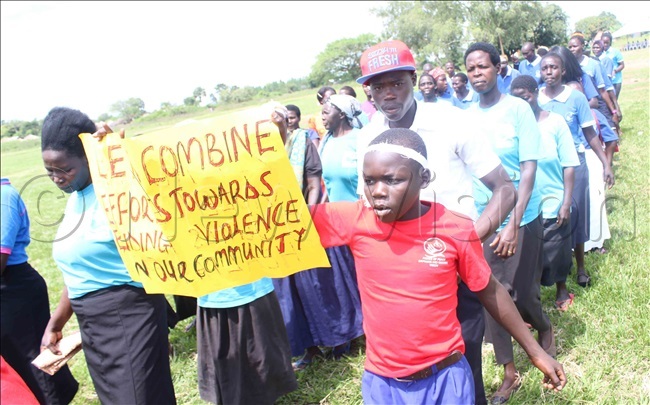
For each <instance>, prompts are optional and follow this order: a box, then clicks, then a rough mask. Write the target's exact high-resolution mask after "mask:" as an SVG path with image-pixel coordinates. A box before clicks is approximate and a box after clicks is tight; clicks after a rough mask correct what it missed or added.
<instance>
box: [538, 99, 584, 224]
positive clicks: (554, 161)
mask: <svg viewBox="0 0 650 405" xmlns="http://www.w3.org/2000/svg"><path fill="white" fill-rule="evenodd" d="M538 126H539V131H540V133H541V136H542V139H541V141H542V142H541V147H542V153H543V154H544V157H543V158H541V159H538V160H537V172H536V174H535V184H536V185H537V187H538V188H539V190H541V192H542V217H543V218H544V219H552V218H557V214H558V211H559V210H560V206H561V205H562V202H563V200H564V168H565V167H577V166H579V165H580V160H579V159H578V153H577V152H576V149H575V146H574V145H573V137H572V136H571V131H570V130H569V126H568V125H567V123H566V122H565V121H564V118H562V116H561V115H559V114H556V113H554V112H551V113H549V116H548V117H547V118H546V119H544V120H542V121H540V122H539V123H538Z"/></svg>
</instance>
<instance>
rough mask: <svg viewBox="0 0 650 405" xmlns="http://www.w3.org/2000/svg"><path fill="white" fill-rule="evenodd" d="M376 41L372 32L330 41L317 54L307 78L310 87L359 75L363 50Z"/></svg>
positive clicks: (354, 77)
mask: <svg viewBox="0 0 650 405" xmlns="http://www.w3.org/2000/svg"><path fill="white" fill-rule="evenodd" d="M375 42H377V38H376V37H375V36H374V35H372V34H362V35H359V36H358V37H356V38H344V39H339V40H336V41H334V42H330V43H329V44H327V46H326V47H325V50H324V51H323V52H321V53H320V54H318V56H317V57H316V62H315V63H314V65H313V66H312V69H311V73H310V75H309V78H308V79H307V80H308V82H309V84H310V86H311V87H318V86H322V85H324V84H329V83H341V82H346V81H350V80H355V79H356V78H358V77H359V76H361V68H360V67H359V59H360V58H361V54H362V53H363V51H364V50H365V49H366V48H368V47H369V46H371V45H373V44H374V43H375Z"/></svg>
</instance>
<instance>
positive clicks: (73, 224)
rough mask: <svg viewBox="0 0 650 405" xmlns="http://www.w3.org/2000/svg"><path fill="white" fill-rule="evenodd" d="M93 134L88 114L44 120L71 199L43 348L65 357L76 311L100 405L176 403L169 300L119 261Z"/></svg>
mask: <svg viewBox="0 0 650 405" xmlns="http://www.w3.org/2000/svg"><path fill="white" fill-rule="evenodd" d="M95 130H96V127H95V124H94V123H93V122H92V121H91V120H90V118H88V116H87V115H85V114H83V113H82V112H80V111H77V110H73V109H70V108H64V107H56V108H54V109H52V110H51V111H50V112H49V113H48V115H47V117H45V120H44V121H43V129H42V136H41V152H42V158H43V163H44V165H45V170H46V171H47V174H48V175H49V176H50V179H51V180H52V181H53V182H54V184H56V186H57V187H59V189H61V190H62V191H64V192H66V193H69V194H70V197H69V199H68V202H67V205H66V208H65V214H64V217H63V220H62V222H61V224H60V226H59V229H58V231H57V235H56V240H55V241H54V243H53V246H52V256H53V257H54V260H55V262H56V264H57V265H58V267H59V268H60V269H61V271H62V273H63V281H64V282H65V287H64V288H63V291H62V293H61V299H60V301H59V305H58V306H57V308H56V310H55V311H54V313H53V314H52V318H51V319H50V322H49V323H48V325H47V328H46V329H45V332H44V334H43V339H42V345H43V346H45V347H47V348H48V349H50V350H51V351H52V352H54V353H58V352H59V351H58V347H57V346H58V342H59V340H61V338H62V332H61V331H62V330H63V327H64V326H65V324H66V323H67V321H68V320H69V319H70V317H71V316H72V313H73V312H74V313H75V315H76V316H77V321H78V322H79V328H80V332H81V341H82V345H83V351H84V354H85V357H86V363H87V364H88V371H89V373H90V377H91V378H92V381H93V384H94V386H95V390H96V392H97V396H98V397H99V400H100V402H102V403H106V404H143V403H148V404H174V403H176V399H175V396H174V387H173V385H172V379H171V372H170V368H169V346H168V344H169V341H168V336H167V333H168V332H167V316H166V301H165V297H164V296H163V295H162V294H151V295H150V294H147V293H146V292H145V291H144V289H143V288H142V284H140V283H137V282H134V281H133V280H132V279H131V276H130V275H129V273H128V271H127V269H126V267H125V265H124V262H123V261H122V258H121V257H120V255H119V252H118V249H117V246H116V245H115V241H114V239H113V233H112V232H111V228H110V226H109V223H108V219H107V218H106V213H105V212H104V210H103V209H102V207H101V206H100V204H99V201H98V199H97V196H96V194H95V190H94V188H93V182H92V178H91V177H90V169H89V168H88V159H87V158H86V154H85V151H84V148H83V145H82V143H81V139H80V138H79V136H78V135H79V134H81V133H94V132H95Z"/></svg>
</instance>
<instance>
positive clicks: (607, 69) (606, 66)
mask: <svg viewBox="0 0 650 405" xmlns="http://www.w3.org/2000/svg"><path fill="white" fill-rule="evenodd" d="M598 60H599V61H600V65H601V66H602V67H603V73H604V74H605V76H607V77H609V78H610V80H611V79H612V76H613V72H614V61H612V59H611V58H610V57H609V56H607V55H605V54H604V53H602V54H601V55H600V57H599V58H598ZM612 83H613V82H612Z"/></svg>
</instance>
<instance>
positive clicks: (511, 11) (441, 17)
mask: <svg viewBox="0 0 650 405" xmlns="http://www.w3.org/2000/svg"><path fill="white" fill-rule="evenodd" d="M372 13H373V14H375V15H377V16H378V17H380V18H381V19H382V20H383V25H384V30H383V32H382V34H381V36H380V37H377V36H375V35H373V34H362V35H359V36H358V37H356V38H343V39H339V40H336V41H333V42H331V43H329V44H328V45H327V46H326V47H325V49H324V50H323V51H322V52H321V53H320V54H319V55H318V56H317V57H316V60H315V61H314V64H313V65H312V69H311V72H310V74H309V75H308V76H307V77H304V78H297V79H290V80H288V81H286V82H285V81H275V82H272V83H269V84H266V85H264V86H244V87H239V86H232V85H228V84H225V83H218V84H216V85H215V87H214V88H213V89H207V90H206V89H204V88H202V87H197V88H195V89H194V91H193V92H192V94H191V95H190V96H188V97H186V98H185V99H184V100H183V103H182V104H178V105H177V104H173V103H170V102H164V103H162V104H161V105H160V106H159V108H158V109H153V110H152V111H151V112H149V113H147V111H146V110H145V105H144V101H142V99H140V98H129V99H126V100H121V101H117V102H116V103H114V104H113V105H111V107H110V110H109V111H108V112H107V113H104V114H102V115H100V116H99V117H98V120H99V121H107V122H109V121H114V122H115V121H117V122H118V123H120V124H128V123H130V122H132V121H133V120H136V119H138V120H144V119H157V118H159V117H165V116H177V115H183V114H187V113H190V112H194V111H198V110H202V109H205V108H210V109H215V108H219V106H222V105H232V104H239V103H244V102H248V101H252V100H258V99H260V100H262V99H269V98H273V97H277V96H281V95H285V94H289V93H294V92H297V91H300V90H304V89H309V88H318V87H320V86H322V85H332V84H335V83H344V82H349V81H353V80H355V79H356V78H357V77H359V76H361V70H360V68H359V58H360V57H361V54H362V53H363V51H364V50H365V49H366V48H368V47H369V46H370V45H372V44H375V43H377V42H379V41H380V40H382V39H386V38H399V39H400V40H402V41H404V42H405V43H406V44H408V45H409V47H410V48H411V51H412V52H413V54H414V56H415V57H416V60H417V61H418V63H420V66H421V65H422V64H424V63H425V62H431V63H434V64H437V65H443V64H444V63H445V62H447V61H453V62H454V63H455V64H457V65H459V66H461V65H462V62H463V60H462V59H463V53H464V51H465V49H467V47H468V46H469V44H471V43H472V42H476V41H485V42H489V43H492V44H494V45H495V46H496V47H497V48H498V49H500V50H501V52H502V53H503V54H505V55H511V54H512V53H514V52H516V51H517V50H519V48H520V47H521V44H522V43H524V42H526V41H531V42H533V43H535V44H537V45H547V46H549V45H555V44H561V45H564V44H566V43H567V40H568V35H569V34H570V32H569V26H568V22H567V20H568V17H567V15H566V14H565V13H564V11H562V9H561V8H560V7H559V6H557V5H555V4H543V3H541V2H539V1H481V2H477V1H457V0H454V1H391V2H390V3H388V5H386V6H385V7H380V8H375V9H373V10H372ZM620 27H621V24H620V22H619V21H618V20H617V19H616V16H615V15H614V14H612V13H609V12H602V13H601V14H600V15H598V16H592V17H587V18H584V19H582V20H580V21H578V22H577V23H576V26H575V30H576V31H580V32H582V33H584V34H585V37H587V38H592V37H593V36H594V35H595V34H596V33H597V32H598V31H603V30H610V31H615V30H617V29H618V28H620ZM41 123H42V121H38V120H34V121H10V122H7V123H5V122H4V121H3V122H2V134H1V135H2V137H5V136H18V137H24V136H26V135H28V134H30V133H31V134H39V133H40V124H41Z"/></svg>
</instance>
